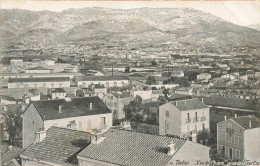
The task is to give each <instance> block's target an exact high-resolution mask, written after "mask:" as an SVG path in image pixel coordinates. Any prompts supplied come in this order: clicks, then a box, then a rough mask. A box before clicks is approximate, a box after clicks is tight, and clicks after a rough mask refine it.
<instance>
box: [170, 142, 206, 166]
mask: <svg viewBox="0 0 260 166" xmlns="http://www.w3.org/2000/svg"><path fill="white" fill-rule="evenodd" d="M209 150H210V148H209V147H207V146H204V145H201V144H198V143H194V142H191V141H186V142H185V143H184V144H183V145H182V146H181V148H180V149H179V150H178V151H177V152H176V153H175V154H174V155H173V157H172V159H171V160H170V161H169V162H168V164H167V165H177V164H176V160H180V161H186V162H189V163H188V164H180V165H198V164H197V160H201V161H204V162H210V157H209ZM202 165H204V166H206V165H207V166H208V165H209V163H205V164H202Z"/></svg>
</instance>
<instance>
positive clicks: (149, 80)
mask: <svg viewBox="0 0 260 166" xmlns="http://www.w3.org/2000/svg"><path fill="white" fill-rule="evenodd" d="M146 84H148V85H154V84H156V80H155V78H154V77H152V76H149V77H148V78H147V79H146Z"/></svg>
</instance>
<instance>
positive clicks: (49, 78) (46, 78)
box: [8, 77, 70, 83]
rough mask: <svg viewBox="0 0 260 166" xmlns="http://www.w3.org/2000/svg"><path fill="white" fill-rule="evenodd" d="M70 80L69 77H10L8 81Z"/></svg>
mask: <svg viewBox="0 0 260 166" xmlns="http://www.w3.org/2000/svg"><path fill="white" fill-rule="evenodd" d="M61 81H70V78H69V77H33V78H9V79H8V83H16V82H61Z"/></svg>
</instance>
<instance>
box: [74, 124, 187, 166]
mask: <svg viewBox="0 0 260 166" xmlns="http://www.w3.org/2000/svg"><path fill="white" fill-rule="evenodd" d="M104 137H106V138H105V139H104V140H103V141H102V142H101V143H99V144H90V145H89V146H87V147H86V148H85V149H84V150H83V151H82V152H80V153H79V155H78V156H80V157H85V158H90V159H94V160H99V161H103V162H107V163H113V164H117V165H131V166H133V165H135V166H138V165H139V166H144V165H147V166H148V165H149V166H152V165H154V166H158V165H166V164H167V162H168V161H169V160H170V159H171V158H172V156H173V155H167V153H166V152H167V151H166V147H167V145H168V144H169V143H170V142H171V141H173V143H175V148H176V150H177V151H178V150H179V149H180V148H181V146H182V145H183V144H184V143H185V142H186V140H184V139H179V138H172V137H165V136H158V135H149V134H144V133H137V132H132V131H125V130H117V129H109V130H108V131H107V132H106V133H104ZM108 149H109V150H108Z"/></svg>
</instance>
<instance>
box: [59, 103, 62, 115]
mask: <svg viewBox="0 0 260 166" xmlns="http://www.w3.org/2000/svg"><path fill="white" fill-rule="evenodd" d="M59 113H62V105H59Z"/></svg>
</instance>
